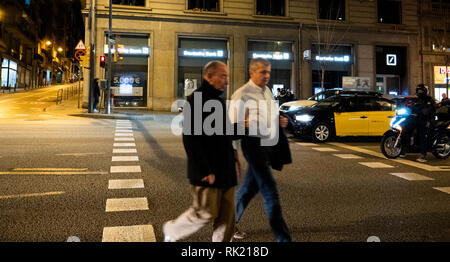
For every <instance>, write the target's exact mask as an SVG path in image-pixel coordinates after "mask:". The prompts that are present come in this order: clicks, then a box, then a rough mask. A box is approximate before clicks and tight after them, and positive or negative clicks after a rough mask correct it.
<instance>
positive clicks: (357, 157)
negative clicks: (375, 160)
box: [333, 154, 362, 159]
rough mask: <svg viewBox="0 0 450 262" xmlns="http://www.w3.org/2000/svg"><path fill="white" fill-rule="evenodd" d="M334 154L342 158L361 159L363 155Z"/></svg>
mask: <svg viewBox="0 0 450 262" xmlns="http://www.w3.org/2000/svg"><path fill="white" fill-rule="evenodd" d="M333 155H334V156H337V157H339V158H342V159H360V158H362V157H360V156H357V155H353V154H333Z"/></svg>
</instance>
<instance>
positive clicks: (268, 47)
mask: <svg viewBox="0 0 450 262" xmlns="http://www.w3.org/2000/svg"><path fill="white" fill-rule="evenodd" d="M254 58H263V59H267V60H269V61H270V63H271V73H270V81H269V83H268V86H269V87H270V88H271V89H272V92H273V94H274V96H278V91H280V92H281V91H282V90H284V91H286V92H287V91H288V90H290V91H291V92H292V93H295V91H296V90H295V88H294V87H295V85H294V81H293V80H294V70H293V66H294V54H293V43H292V42H287V41H265V40H249V41H248V58H247V59H248V60H247V79H250V74H249V73H248V72H249V71H248V69H249V68H248V66H249V65H250V61H251V59H254ZM280 104H281V102H280Z"/></svg>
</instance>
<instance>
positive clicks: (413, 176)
mask: <svg viewBox="0 0 450 262" xmlns="http://www.w3.org/2000/svg"><path fill="white" fill-rule="evenodd" d="M295 144H297V145H299V146H302V147H310V148H311V149H313V150H315V151H318V152H339V151H340V150H339V149H335V148H331V147H328V146H330V145H331V146H337V147H340V148H344V149H347V150H352V151H356V152H358V153H362V154H367V155H370V156H374V157H380V158H384V159H386V158H385V157H384V156H383V155H382V154H381V153H378V152H373V151H370V150H367V149H363V148H359V147H355V146H349V145H345V144H341V143H326V144H323V145H325V146H322V145H320V144H314V143H302V142H296V143H295ZM333 156H335V157H338V158H341V159H357V160H363V159H364V157H363V156H360V155H355V154H340V153H339V154H337V153H336V154H333ZM392 161H394V162H397V163H401V164H405V165H409V166H413V167H416V168H420V169H423V170H426V171H445V170H442V168H441V167H434V166H429V165H425V164H421V163H414V162H412V161H409V160H402V159H395V160H392ZM358 164H360V165H363V166H366V167H368V168H372V169H393V168H396V166H392V165H388V164H386V163H382V162H358ZM389 174H390V175H392V176H395V177H398V178H401V179H404V180H407V181H434V179H433V178H430V177H427V176H424V175H420V174H417V173H389ZM433 189H435V190H438V191H440V192H443V193H447V194H450V187H433Z"/></svg>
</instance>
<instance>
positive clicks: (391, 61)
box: [386, 54, 397, 66]
mask: <svg viewBox="0 0 450 262" xmlns="http://www.w3.org/2000/svg"><path fill="white" fill-rule="evenodd" d="M386 64H387V65H388V66H396V65H397V55H392V54H387V55H386Z"/></svg>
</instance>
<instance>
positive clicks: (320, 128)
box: [312, 123, 331, 143]
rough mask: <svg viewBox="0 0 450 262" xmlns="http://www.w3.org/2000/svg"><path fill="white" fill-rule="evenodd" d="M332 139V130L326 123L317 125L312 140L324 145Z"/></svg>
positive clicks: (313, 130)
mask: <svg viewBox="0 0 450 262" xmlns="http://www.w3.org/2000/svg"><path fill="white" fill-rule="evenodd" d="M330 138H331V128H330V126H329V125H328V124H326V123H317V124H316V125H315V126H314V127H313V129H312V139H313V141H314V142H316V143H324V142H326V141H328V140H329V139H330Z"/></svg>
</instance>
